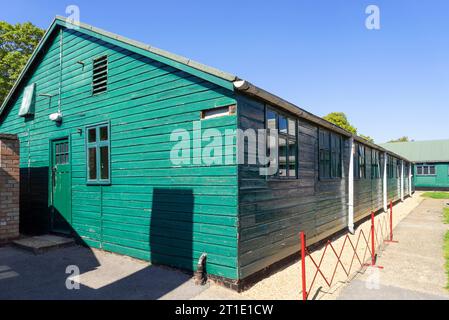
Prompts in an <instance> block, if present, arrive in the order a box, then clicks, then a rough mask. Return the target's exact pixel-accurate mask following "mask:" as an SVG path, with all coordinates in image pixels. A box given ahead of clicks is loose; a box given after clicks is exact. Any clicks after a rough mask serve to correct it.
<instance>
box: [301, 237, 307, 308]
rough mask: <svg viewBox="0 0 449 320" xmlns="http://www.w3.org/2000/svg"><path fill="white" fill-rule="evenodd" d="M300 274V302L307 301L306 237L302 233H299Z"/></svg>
mask: <svg viewBox="0 0 449 320" xmlns="http://www.w3.org/2000/svg"><path fill="white" fill-rule="evenodd" d="M300 238H301V273H302V300H303V301H306V300H307V287H306V236H305V234H304V231H301V234H300Z"/></svg>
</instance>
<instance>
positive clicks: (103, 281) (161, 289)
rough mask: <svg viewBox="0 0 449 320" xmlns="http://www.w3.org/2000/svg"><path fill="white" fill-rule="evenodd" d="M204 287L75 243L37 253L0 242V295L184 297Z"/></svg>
mask: <svg viewBox="0 0 449 320" xmlns="http://www.w3.org/2000/svg"><path fill="white" fill-rule="evenodd" d="M73 267H76V268H77V269H78V270H79V276H77V277H75V276H74V273H72V270H73ZM68 283H69V284H70V286H69V287H68V286H67V284H68ZM74 284H79V285H78V286H74ZM206 288H207V286H204V287H203V286H196V285H195V282H194V280H193V279H192V276H191V275H189V274H186V273H184V272H181V271H179V270H175V269H171V268H166V267H161V266H154V265H151V264H150V263H148V262H145V261H141V260H137V259H133V258H130V257H127V256H121V255H117V254H113V253H108V252H105V251H100V250H95V249H89V248H85V247H80V246H72V247H67V248H59V249H58V250H52V251H50V252H47V253H46V254H43V255H33V254H29V253H28V252H26V251H24V250H21V249H18V248H16V247H14V246H6V247H0V300H86V299H87V300H105V299H108V300H109V299H112V300H116V299H121V300H122V299H123V300H155V299H161V300H165V299H170V300H188V299H192V298H194V297H195V296H197V295H198V294H200V293H201V292H202V291H203V290H205V289H206Z"/></svg>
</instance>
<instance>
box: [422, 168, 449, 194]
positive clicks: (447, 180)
mask: <svg viewBox="0 0 449 320" xmlns="http://www.w3.org/2000/svg"><path fill="white" fill-rule="evenodd" d="M428 164H429V165H434V166H435V175H432V176H418V174H417V172H416V170H417V169H416V165H415V173H414V177H415V186H416V188H429V189H430V188H443V189H446V188H449V163H433V164H432V163H428Z"/></svg>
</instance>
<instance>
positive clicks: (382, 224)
mask: <svg viewBox="0 0 449 320" xmlns="http://www.w3.org/2000/svg"><path fill="white" fill-rule="evenodd" d="M385 231H386V232H385ZM356 239H357V240H356V241H353V240H351V237H350V236H349V235H348V234H347V235H346V236H345V237H344V240H343V244H342V246H341V248H340V250H337V249H336V248H335V246H334V244H333V243H332V242H331V241H330V240H329V241H327V242H326V244H325V246H324V250H323V253H322V254H321V258H320V259H319V260H315V259H314V258H313V257H312V255H311V254H310V252H309V250H308V248H307V245H306V236H305V234H304V232H301V233H300V242H301V287H302V299H303V300H307V299H308V297H309V293H310V292H311V290H312V288H313V286H314V284H315V283H316V280H317V277H318V276H321V278H322V279H323V280H324V282H325V283H326V285H327V286H328V287H329V288H330V287H332V285H333V284H334V280H335V275H336V273H337V270H338V267H339V266H340V267H341V269H342V270H343V272H344V273H345V275H346V277H347V278H348V277H349V276H350V275H351V271H352V270H353V267H354V265H356V266H358V267H359V269H362V268H363V267H366V266H370V267H376V268H380V269H382V268H383V267H382V266H379V265H377V264H376V259H377V254H376V249H377V248H378V247H379V246H380V245H381V244H382V242H389V243H394V242H397V241H395V240H393V202H390V214H389V221H385V220H379V224H378V226H377V228H376V226H375V216H374V212H371V227H370V232H369V234H368V235H366V234H365V232H364V231H363V230H362V229H360V231H359V233H358V235H357V238H356ZM346 248H349V249H346ZM344 250H350V253H351V255H352V257H351V259H350V263H349V265H348V264H346V265H345V264H344V263H343V261H342V259H341V258H342V254H343V252H344ZM360 251H362V252H363V255H362V254H361V252H360ZM328 253H329V254H331V255H332V256H334V257H335V258H336V260H337V263H336V264H335V267H333V268H331V270H332V272H331V274H330V276H329V277H327V276H326V275H325V274H324V272H323V270H322V264H323V261H324V259H325V257H326V254H328ZM367 254H368V257H367ZM307 257H308V258H309V260H310V261H311V262H312V265H313V266H314V268H315V269H316V270H315V272H314V273H313V276H312V280H311V282H310V284H309V285H307V278H306V274H307V272H306V258H307Z"/></svg>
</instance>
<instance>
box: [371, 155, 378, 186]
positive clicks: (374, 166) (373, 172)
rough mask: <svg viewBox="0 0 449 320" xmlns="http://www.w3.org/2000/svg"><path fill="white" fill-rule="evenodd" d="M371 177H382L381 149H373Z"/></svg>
mask: <svg viewBox="0 0 449 320" xmlns="http://www.w3.org/2000/svg"><path fill="white" fill-rule="evenodd" d="M371 179H380V157H379V151H377V150H374V149H373V150H372V151H371Z"/></svg>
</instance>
